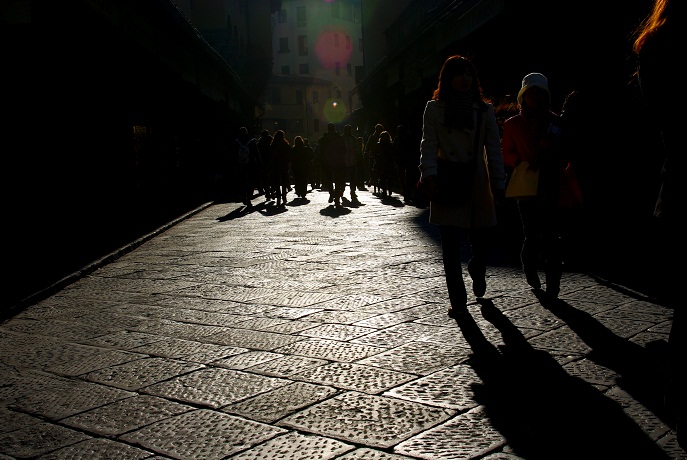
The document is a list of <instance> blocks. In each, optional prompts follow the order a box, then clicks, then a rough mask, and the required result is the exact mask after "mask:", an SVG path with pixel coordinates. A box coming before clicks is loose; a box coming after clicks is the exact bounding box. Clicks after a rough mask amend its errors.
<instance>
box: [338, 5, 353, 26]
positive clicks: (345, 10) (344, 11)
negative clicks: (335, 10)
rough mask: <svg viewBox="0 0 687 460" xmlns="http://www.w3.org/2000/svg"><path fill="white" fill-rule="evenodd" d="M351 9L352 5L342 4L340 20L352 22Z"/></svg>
mask: <svg viewBox="0 0 687 460" xmlns="http://www.w3.org/2000/svg"><path fill="white" fill-rule="evenodd" d="M353 8H354V5H353V3H348V2H346V3H344V4H343V5H342V6H341V19H344V20H346V21H352V20H353Z"/></svg>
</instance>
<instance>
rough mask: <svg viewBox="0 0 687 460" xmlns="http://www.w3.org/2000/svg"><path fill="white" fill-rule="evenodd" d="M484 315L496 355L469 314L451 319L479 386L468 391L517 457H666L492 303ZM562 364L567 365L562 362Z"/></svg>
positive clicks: (618, 409) (487, 303)
mask: <svg viewBox="0 0 687 460" xmlns="http://www.w3.org/2000/svg"><path fill="white" fill-rule="evenodd" d="M479 304H480V305H481V313H482V316H483V317H484V318H485V319H486V320H487V321H489V322H490V323H492V324H493V325H494V326H495V327H496V328H497V329H498V330H499V331H500V333H501V335H502V337H503V341H504V345H503V346H501V347H499V348H496V347H495V346H494V345H492V344H491V343H489V341H488V340H487V339H486V338H485V337H484V335H483V334H482V333H481V331H480V330H479V326H478V325H477V323H476V322H475V320H474V319H472V317H470V315H468V314H465V315H461V316H460V317H458V318H456V321H457V323H458V326H459V328H460V329H461V331H462V332H463V334H464V337H465V339H466V340H467V341H468V343H469V344H470V347H471V348H472V350H473V354H472V355H471V356H470V361H469V362H470V365H471V366H472V367H473V369H474V370H475V372H476V373H477V374H478V376H479V377H480V378H481V380H482V382H483V383H482V384H475V385H474V388H473V391H474V394H475V399H476V401H477V402H478V403H479V404H481V405H483V406H484V409H485V414H486V415H487V416H488V417H489V419H490V420H491V423H492V424H493V427H494V428H496V429H497V430H498V431H499V432H500V433H501V434H502V435H503V436H504V437H505V438H506V439H507V441H508V444H509V445H510V446H511V448H512V449H513V453H514V454H515V455H518V456H521V457H523V458H526V459H528V460H535V459H547V460H548V459H551V458H557V459H579V458H585V459H597V458H598V459H601V458H642V459H666V460H667V459H668V458H669V457H668V456H667V455H666V454H665V453H664V452H663V451H662V450H661V449H660V448H659V447H658V446H657V445H656V443H655V441H653V440H652V439H651V438H650V437H649V436H648V435H647V434H646V433H644V432H643V431H642V429H641V428H640V427H639V426H638V425H637V424H636V423H635V422H634V421H633V420H632V419H631V418H630V417H628V415H627V414H625V412H623V409H622V407H621V406H620V405H619V404H618V403H617V402H615V401H613V400H612V399H610V398H608V397H607V396H605V395H604V394H603V393H601V391H599V390H598V389H597V388H595V387H594V386H592V385H591V384H590V383H588V382H585V381H584V380H582V379H580V378H578V377H573V376H571V375H569V374H568V373H567V372H566V371H565V370H564V369H563V367H562V365H561V363H560V362H558V361H557V360H556V358H554V357H553V356H552V355H551V354H549V353H547V352H546V351H543V350H537V349H534V348H533V347H532V346H531V345H530V344H529V343H528V341H527V339H526V338H525V337H524V336H523V334H522V332H521V331H520V330H519V329H518V328H517V327H516V326H515V325H514V324H513V323H512V322H511V321H510V320H509V319H508V318H507V317H506V316H505V315H504V314H503V313H501V311H499V309H498V308H496V306H495V305H494V303H493V302H492V301H491V300H489V299H480V300H479ZM563 359H566V358H565V357H564V358H563Z"/></svg>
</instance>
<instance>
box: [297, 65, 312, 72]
mask: <svg viewBox="0 0 687 460" xmlns="http://www.w3.org/2000/svg"><path fill="white" fill-rule="evenodd" d="M298 73H302V74H309V73H310V66H309V65H308V64H307V63H305V64H299V65H298Z"/></svg>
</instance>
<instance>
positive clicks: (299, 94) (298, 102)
mask: <svg viewBox="0 0 687 460" xmlns="http://www.w3.org/2000/svg"><path fill="white" fill-rule="evenodd" d="M296 105H303V91H298V90H296Z"/></svg>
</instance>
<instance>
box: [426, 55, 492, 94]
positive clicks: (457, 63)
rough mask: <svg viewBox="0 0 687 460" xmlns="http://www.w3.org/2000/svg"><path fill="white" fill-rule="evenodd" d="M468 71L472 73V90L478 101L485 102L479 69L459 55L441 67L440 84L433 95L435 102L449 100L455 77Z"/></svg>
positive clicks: (452, 57) (451, 57) (448, 59)
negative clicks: (478, 73)
mask: <svg viewBox="0 0 687 460" xmlns="http://www.w3.org/2000/svg"><path fill="white" fill-rule="evenodd" d="M466 70H468V71H469V72H470V73H472V88H471V91H472V92H473V95H474V96H475V99H477V100H483V97H482V86H481V85H480V82H479V76H478V75H477V69H476V68H475V66H474V64H473V63H472V62H471V61H470V60H469V59H468V58H466V57H465V56H461V55H459V54H454V55H453V56H449V57H448V58H447V59H446V61H444V65H442V66H441V71H440V72H439V83H438V84H437V88H436V89H435V90H434V93H433V94H432V99H433V100H435V101H445V100H447V99H448V98H449V94H450V92H451V91H452V89H451V80H453V77H454V76H456V75H458V74H462V73H464V72H465V71H466Z"/></svg>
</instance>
